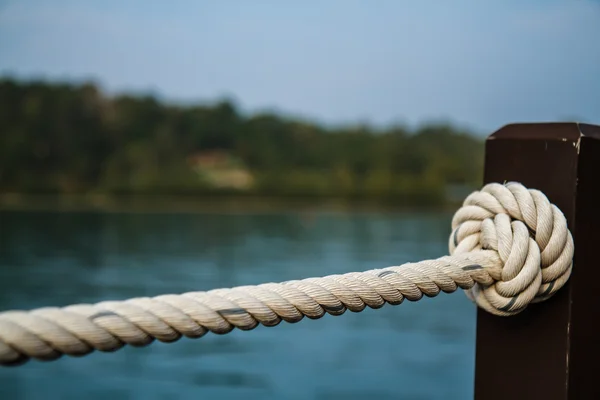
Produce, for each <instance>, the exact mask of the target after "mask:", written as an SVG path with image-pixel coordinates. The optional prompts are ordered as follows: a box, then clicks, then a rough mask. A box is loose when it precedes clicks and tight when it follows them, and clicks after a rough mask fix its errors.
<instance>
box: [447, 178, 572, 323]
mask: <svg viewBox="0 0 600 400" xmlns="http://www.w3.org/2000/svg"><path fill="white" fill-rule="evenodd" d="M449 248H450V254H457V255H458V254H465V253H469V252H473V251H478V250H493V251H496V252H497V253H498V256H499V259H500V264H501V268H498V269H493V268H490V269H487V272H488V273H489V275H490V276H491V277H492V279H493V283H492V284H491V285H490V284H485V283H482V282H476V283H475V285H474V286H473V287H472V288H471V289H469V290H467V291H466V294H467V296H468V297H469V298H470V299H471V300H473V301H474V302H475V303H476V304H477V305H478V306H480V307H481V308H483V309H485V310H487V311H489V312H491V313H493V314H497V315H513V314H517V313H519V312H521V311H523V310H524V309H525V308H526V307H527V305H528V304H530V303H536V302H540V301H543V300H546V299H548V298H549V297H551V296H552V295H553V294H554V293H555V292H556V291H557V290H559V289H560V288H561V287H562V286H563V285H564V284H565V283H566V282H567V280H568V279H569V277H570V275H571V270H572V268H573V253H574V245H573V237H572V235H571V232H570V231H569V229H568V227H567V220H566V218H565V216H564V215H563V213H562V212H561V211H560V210H559V209H558V207H556V206H555V205H554V204H551V203H550V201H548V198H547V197H546V196H545V195H544V194H543V193H542V192H540V191H539V190H534V189H527V188H525V187H524V186H523V185H521V184H520V183H515V182H510V183H507V184H505V185H501V184H498V183H491V184H488V185H486V186H484V187H483V188H482V189H481V190H480V191H476V192H473V193H472V194H470V195H469V196H468V197H467V198H466V199H465V201H464V203H463V206H462V207H461V208H460V209H459V210H458V211H457V212H456V214H455V215H454V218H453V219H452V234H451V236H450V241H449Z"/></svg>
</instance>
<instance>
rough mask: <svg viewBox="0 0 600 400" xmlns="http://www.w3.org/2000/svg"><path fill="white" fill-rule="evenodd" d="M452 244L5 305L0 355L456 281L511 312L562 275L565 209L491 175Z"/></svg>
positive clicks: (568, 262) (373, 299)
mask: <svg viewBox="0 0 600 400" xmlns="http://www.w3.org/2000/svg"><path fill="white" fill-rule="evenodd" d="M449 250H450V255H449V256H444V257H441V258H438V259H435V260H426V261H420V262H415V263H407V264H403V265H401V266H392V267H387V268H382V269H375V270H370V271H365V272H350V273H346V274H342V275H330V276H325V277H320V278H307V279H302V280H294V281H287V282H282V283H265V284H261V285H257V286H240V287H235V288H230V289H215V290H210V291H206V292H190V293H184V294H180V295H173V294H169V295H161V296H157V297H152V298H149V297H141V298H133V299H128V300H125V301H104V302H100V303H96V304H77V305H71V306H67V307H62V308H57V307H47V308H40V309H35V310H31V311H5V312H2V313H0V365H4V366H15V365H21V364H23V363H24V362H26V361H28V360H29V359H31V358H33V359H37V360H42V361H50V360H56V359H58V358H60V357H61V356H62V355H64V354H66V355H70V356H83V355H86V354H89V353H91V352H92V351H94V350H99V351H104V352H111V351H115V350H118V349H120V348H122V347H123V346H124V345H131V346H146V345H148V344H150V343H151V342H153V341H154V340H159V341H162V342H174V341H177V340H179V339H180V338H181V337H182V336H185V337H188V338H199V337H202V336H204V335H205V334H206V333H207V332H209V331H210V332H213V333H215V334H225V333H228V332H230V331H232V330H233V329H234V328H238V329H241V330H251V329H254V328H255V327H256V326H258V324H262V325H264V326H275V325H278V324H279V323H280V322H281V321H286V322H290V323H295V322H298V321H300V320H302V319H303V318H304V317H308V318H311V319H318V318H321V317H323V316H324V315H325V314H331V315H341V314H343V313H344V312H345V311H346V310H350V311H352V312H360V311H362V310H363V309H365V307H370V308H375V309H376V308H381V307H382V306H383V305H384V304H385V303H389V304H392V305H397V304H400V303H402V302H403V300H404V299H407V300H409V301H416V300H419V299H421V298H422V297H423V296H427V297H435V296H437V295H438V294H439V293H440V292H445V293H452V292H454V291H456V290H457V289H458V288H461V289H463V290H465V292H466V294H467V296H468V297H469V298H470V299H471V300H472V301H474V302H475V303H476V304H477V305H478V306H479V307H481V308H483V309H484V310H486V311H488V312H490V313H493V314H495V315H499V316H510V315H514V314H517V313H519V312H521V311H523V310H524V309H525V308H526V307H527V306H528V305H529V304H530V303H535V302H540V301H543V300H546V299H548V298H550V297H551V296H552V295H553V294H554V293H556V291H557V290H559V289H560V288H561V287H562V286H563V285H564V284H565V283H566V282H567V280H568V279H569V276H570V274H571V270H572V266H573V261H572V260H573V253H574V245H573V238H572V235H571V233H570V232H569V230H568V227H567V221H566V219H565V217H564V215H563V214H562V212H561V211H560V210H559V209H558V208H557V207H556V206H555V205H553V204H551V203H550V202H549V201H548V199H547V198H546V196H545V195H544V194H543V193H541V192H540V191H538V190H533V189H527V188H525V187H524V186H523V185H521V184H519V183H514V182H511V183H507V184H504V185H501V184H498V183H492V184H488V185H486V186H484V187H483V188H482V189H481V190H480V191H476V192H474V193H472V194H471V195H469V196H468V197H467V198H466V199H465V201H464V203H463V206H462V207H461V208H460V209H459V210H458V211H457V212H456V214H455V215H454V217H453V220H452V233H451V235H450V240H449Z"/></svg>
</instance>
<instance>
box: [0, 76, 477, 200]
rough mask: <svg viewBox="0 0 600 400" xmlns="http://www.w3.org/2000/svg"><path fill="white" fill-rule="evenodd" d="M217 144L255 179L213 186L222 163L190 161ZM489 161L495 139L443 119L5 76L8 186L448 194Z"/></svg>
mask: <svg viewBox="0 0 600 400" xmlns="http://www.w3.org/2000/svg"><path fill="white" fill-rule="evenodd" d="M215 151H218V152H220V153H225V154H228V155H229V156H230V158H231V159H235V160H237V161H235V163H234V165H233V166H229V167H227V168H235V169H237V170H236V171H237V172H236V171H234V172H232V173H229V174H228V173H227V172H225V173H221V175H215V176H236V177H237V178H236V179H238V181H240V182H246V181H247V182H252V184H248V186H247V187H243V188H241V189H240V187H237V188H236V189H235V190H232V189H227V188H226V187H225V186H218V187H215V186H214V185H212V186H211V184H210V180H208V179H205V178H203V177H205V176H207V175H206V174H204V173H203V168H204V169H206V171H208V169H209V168H211V167H209V166H205V164H197V165H190V161H189V160H190V158H192V157H194V156H197V155H199V154H200V155H202V154H207V153H210V152H215ZM222 168H224V167H221V169H222ZM482 169H483V142H482V141H481V140H480V139H478V138H476V137H474V136H472V135H470V134H469V133H467V132H462V131H460V130H458V129H456V128H453V127H451V126H448V125H443V124H439V125H427V126H423V127H421V128H418V129H416V130H415V131H412V132H411V131H409V130H408V129H406V128H403V127H391V128H388V129H379V130H376V129H373V128H370V127H367V126H356V127H354V126H349V127H339V128H333V127H323V126H318V125H315V124H313V123H310V122H307V121H299V120H292V119H287V118H283V117H281V116H277V115H272V114H260V115H252V116H243V115H241V114H240V113H239V112H238V111H237V110H236V108H235V107H234V105H233V104H231V103H230V102H227V101H223V102H220V103H217V104H215V105H212V106H189V107H184V106H174V105H165V104H161V103H160V102H158V101H157V100H155V99H154V98H151V97H131V96H118V97H115V98H109V97H107V96H105V95H103V94H102V93H100V91H99V90H98V89H97V88H96V87H95V86H94V85H92V84H85V85H66V84H50V83H45V82H27V83H25V82H18V81H15V80H10V79H4V80H0V193H2V192H5V193H7V192H19V193H40V192H46V193H57V194H62V193H87V192H100V193H162V194H184V193H185V194H198V195H201V194H206V193H215V192H219V191H222V192H227V193H238V194H243V193H247V194H254V195H268V196H321V197H340V198H347V199H354V198H365V199H377V200H382V201H390V202H395V203H400V204H406V205H421V204H442V203H444V202H446V201H447V200H448V195H447V192H448V187H449V186H452V187H456V185H458V186H467V187H476V186H479V184H480V181H481V177H482V175H481V174H482ZM219 171H221V170H219ZM236 174H237V175H236ZM243 174H245V175H243ZM213 175H214V174H213ZM240 176H241V178H240ZM247 176H250V177H251V178H252V179H250V178H247Z"/></svg>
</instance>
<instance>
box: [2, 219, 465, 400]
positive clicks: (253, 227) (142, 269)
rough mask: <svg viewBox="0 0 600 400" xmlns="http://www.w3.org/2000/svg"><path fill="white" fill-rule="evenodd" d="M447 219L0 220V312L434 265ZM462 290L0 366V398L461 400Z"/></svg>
mask: <svg viewBox="0 0 600 400" xmlns="http://www.w3.org/2000/svg"><path fill="white" fill-rule="evenodd" d="M450 219H451V215H450V214H445V213H422V214H419V213H352V214H351V213H342V212H339V213H331V212H329V213H326V212H312V213H308V212H287V213H283V212H281V213H268V214H266V213H263V214H250V213H248V214H244V213H236V214H209V213H206V214H202V213H194V214H141V213H137V214H136V213H66V212H65V213H59V212H56V213H47V212H0V310H8V309H30V308H37V307H42V306H62V305H68V304H72V303H82V302H97V301H102V300H109V299H115V300H119V299H126V298H129V297H135V296H153V295H159V294H164V293H181V292H184V291H193V290H207V289H212V288H220V287H231V286H237V285H246V284H258V283H262V282H268V281H274V282H277V281H283V280H289V279H299V278H305V277H311V276H321V275H328V274H334V273H343V272H349V271H360V270H366V269H371V268H380V267H386V266H389V265H399V264H402V263H404V262H408V261H416V260H421V259H426V258H435V257H438V256H441V255H444V254H446V253H447V247H446V243H447V235H448V233H449V230H450V228H449V226H450ZM475 315H476V312H475V307H474V306H473V305H472V304H471V303H470V302H469V301H468V300H467V298H466V297H465V295H464V294H463V293H462V292H457V293H453V294H440V295H439V296H438V297H436V298H433V299H430V298H425V299H423V300H421V301H419V302H408V301H405V302H404V303H403V304H401V305H399V306H390V305H386V306H385V307H383V308H382V309H379V310H371V309H366V310H365V311H363V312H361V313H352V312H349V311H348V312H346V314H344V315H342V316H339V317H332V316H325V317H324V318H322V319H320V320H309V319H305V320H303V321H301V322H299V323H297V324H288V323H285V322H282V323H281V324H280V325H279V326H277V327H272V328H266V327H262V326H259V327H258V328H257V329H255V330H253V331H247V332H244V331H237V330H236V331H233V332H231V333H229V334H227V335H214V334H210V333H209V334H207V335H206V336H204V337H203V338H200V339H196V340H191V339H186V338H184V339H182V340H180V341H178V342H176V343H171V344H164V343H160V342H155V343H153V344H152V345H150V346H148V347H144V348H132V347H127V348H124V349H121V350H119V351H117V352H115V353H100V352H95V353H92V354H90V355H87V356H85V357H81V358H71V357H63V358H61V359H59V360H57V361H52V362H46V363H44V362H39V361H35V360H32V361H30V362H28V363H27V364H25V365H22V366H19V367H14V368H2V367H0V398H2V399H15V400H16V399H48V398H57V399H58V398H60V399H84V398H85V399H105V398H111V399H138V398H139V399H209V398H219V399H238V398H248V399H375V398H377V399H379V400H382V399H392V398H394V399H398V398H402V399H466V398H472V396H473V378H474V353H475Z"/></svg>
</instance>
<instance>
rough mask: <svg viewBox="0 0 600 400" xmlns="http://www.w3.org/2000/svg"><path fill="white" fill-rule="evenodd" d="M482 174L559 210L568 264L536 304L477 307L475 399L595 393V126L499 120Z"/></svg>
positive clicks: (598, 392) (599, 202) (599, 354)
mask: <svg viewBox="0 0 600 400" xmlns="http://www.w3.org/2000/svg"><path fill="white" fill-rule="evenodd" d="M484 179H485V182H486V183H488V182H499V183H503V182H505V181H517V182H520V183H522V184H524V185H525V186H527V187H529V188H534V189H539V190H541V191H542V192H544V193H545V194H546V196H548V198H549V200H550V201H551V202H553V203H554V204H556V205H557V206H558V207H559V208H560V209H561V210H562V211H563V213H564V214H565V216H566V217H567V220H568V222H569V228H570V229H571V232H572V233H573V236H574V240H575V264H574V266H573V273H572V275H571V278H570V280H569V282H568V283H567V285H566V286H564V287H563V288H562V289H561V290H560V291H559V292H558V293H556V295H555V296H554V297H553V298H551V299H550V300H548V301H546V302H544V303H538V304H533V305H531V306H529V307H528V308H527V309H526V310H525V311H524V312H523V313H521V314H518V315H516V316H512V317H497V316H494V315H491V314H488V313H486V312H485V311H482V310H479V311H478V313H477V350H476V371H475V398H476V399H477V400H495V399H502V400H509V399H511V400H512V399H544V400H554V399H561V400H562V399H570V400H571V399H600V369H599V368H598V364H597V363H598V362H599V361H600V332H599V331H598V330H596V328H595V326H596V324H597V323H598V322H600V262H599V260H600V258H599V256H598V254H597V252H600V126H594V125H587V124H577V123H543V124H514V125H507V126H505V127H503V128H501V129H500V130H498V131H497V132H495V133H494V134H492V135H491V136H490V137H489V138H488V140H487V142H486V156H485V178H484Z"/></svg>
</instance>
